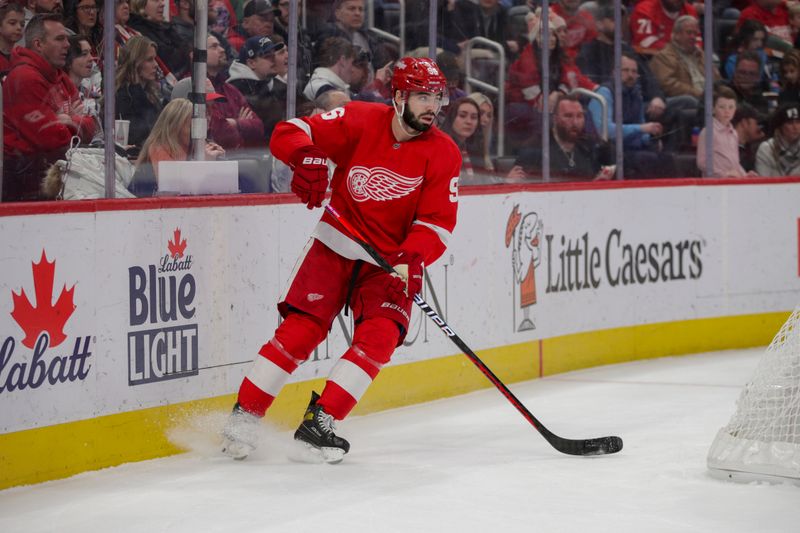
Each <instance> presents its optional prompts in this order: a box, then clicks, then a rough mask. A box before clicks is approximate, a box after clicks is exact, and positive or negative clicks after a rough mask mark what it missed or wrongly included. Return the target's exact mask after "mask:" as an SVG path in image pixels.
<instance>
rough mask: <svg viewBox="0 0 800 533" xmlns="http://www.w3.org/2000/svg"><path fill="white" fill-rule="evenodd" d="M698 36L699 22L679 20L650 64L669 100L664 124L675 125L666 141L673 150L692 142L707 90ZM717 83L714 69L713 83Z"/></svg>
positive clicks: (680, 18)
mask: <svg viewBox="0 0 800 533" xmlns="http://www.w3.org/2000/svg"><path fill="white" fill-rule="evenodd" d="M699 34H700V26H699V24H698V23H697V19H695V18H694V17H692V16H689V15H686V16H682V17H678V20H676V21H675V25H674V26H673V28H672V40H671V41H670V42H669V43H667V45H666V46H664V48H663V49H662V50H661V51H660V52H658V53H657V54H656V55H655V56H653V59H651V60H650V69H651V70H652V72H653V75H654V76H655V78H656V80H658V83H659V85H660V86H661V89H662V90H663V91H664V94H665V96H666V97H667V101H666V103H667V108H668V109H669V110H670V112H669V113H668V115H667V116H666V117H665V122H666V123H667V124H670V125H675V126H674V128H673V127H672V126H670V131H673V130H675V133H674V134H672V135H670V136H669V137H668V138H666V139H665V140H666V141H667V144H668V146H669V147H670V148H671V149H678V148H680V147H681V146H682V145H685V144H687V143H688V142H689V140H690V135H691V134H690V132H691V129H692V127H693V126H694V124H695V123H696V121H697V111H698V109H699V107H700V98H701V97H702V95H703V91H704V89H705V82H706V77H705V64H704V61H705V59H704V56H703V51H702V50H700V49H699V48H698V47H697V36H698V35H699ZM718 79H719V72H718V71H717V69H716V68H715V69H714V80H715V81H716V80H718Z"/></svg>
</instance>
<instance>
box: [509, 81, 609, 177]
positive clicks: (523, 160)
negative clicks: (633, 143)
mask: <svg viewBox="0 0 800 533" xmlns="http://www.w3.org/2000/svg"><path fill="white" fill-rule="evenodd" d="M585 127H586V116H585V114H584V111H583V106H582V105H581V102H580V100H579V99H578V97H577V96H576V95H563V94H562V95H559V96H558V98H557V99H556V102H555V107H554V110H553V121H552V125H551V127H550V176H551V178H554V179H556V180H561V181H575V180H609V179H612V178H613V177H614V171H615V169H616V167H615V165H612V164H611V151H610V150H609V147H608V145H606V144H599V143H597V142H595V141H594V140H593V139H591V138H589V137H587V136H586V135H585V134H584V130H585ZM516 166H520V167H522V169H523V170H524V172H525V173H526V175H528V176H530V177H535V176H541V175H542V149H541V146H537V147H532V148H526V149H524V150H523V151H521V152H520V155H519V157H518V158H517V161H516V163H515V167H516Z"/></svg>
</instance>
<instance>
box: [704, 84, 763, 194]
mask: <svg viewBox="0 0 800 533" xmlns="http://www.w3.org/2000/svg"><path fill="white" fill-rule="evenodd" d="M713 115H714V118H713V119H712V123H713V128H714V129H713V131H714V135H713V139H712V142H713V148H714V151H713V154H712V163H713V165H714V166H713V172H712V174H711V177H713V178H741V177H744V176H757V175H758V174H756V173H755V172H747V171H746V170H745V169H744V168H743V167H742V165H741V164H740V162H739V135H738V134H737V133H736V129H735V128H734V127H733V124H732V120H733V117H734V116H735V115H736V93H734V92H733V91H732V90H731V89H729V88H728V87H726V86H724V85H722V86H720V87H718V88H717V89H716V90H715V91H714V110H713ZM705 138H706V128H703V129H702V130H701V131H700V135H699V136H698V138H697V168H699V169H700V170H701V171H702V172H703V173H704V174H705V172H706V140H705Z"/></svg>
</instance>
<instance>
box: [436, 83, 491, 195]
mask: <svg viewBox="0 0 800 533" xmlns="http://www.w3.org/2000/svg"><path fill="white" fill-rule="evenodd" d="M480 114H481V110H480V108H479V107H478V104H477V103H476V102H475V101H474V100H472V99H471V98H460V99H458V100H456V101H454V102H452V103H451V104H450V105H449V106H448V107H447V114H446V115H445V119H444V123H442V131H443V132H445V133H446V134H448V135H449V136H450V137H451V138H452V139H453V141H455V143H456V145H457V146H458V148H459V149H460V150H461V176H460V177H459V185H480V184H483V183H484V180H485V179H486V177H487V176H486V175H485V171H486V170H487V169H486V168H484V166H483V165H484V159H483V130H482V129H481V128H479V127H478V125H479V123H480ZM476 170H477V171H484V172H481V173H480V175H476V173H475V171H476Z"/></svg>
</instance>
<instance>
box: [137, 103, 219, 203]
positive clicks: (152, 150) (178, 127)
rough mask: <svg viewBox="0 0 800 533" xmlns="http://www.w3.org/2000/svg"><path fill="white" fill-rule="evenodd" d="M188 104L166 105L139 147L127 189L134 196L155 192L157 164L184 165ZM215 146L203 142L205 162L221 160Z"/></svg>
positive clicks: (188, 135) (188, 137) (187, 144)
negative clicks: (162, 162) (170, 162)
mask: <svg viewBox="0 0 800 533" xmlns="http://www.w3.org/2000/svg"><path fill="white" fill-rule="evenodd" d="M191 121H192V103H191V102H190V101H189V100H186V99H185V98H176V99H175V100H172V101H170V102H169V103H168V104H167V105H166V106H165V107H164V111H163V112H162V113H161V115H159V117H158V120H157V121H156V123H155V125H153V129H152V131H151V132H150V134H149V135H148V136H147V139H146V140H145V142H144V146H142V151H141V153H140V154H139V158H138V159H137V160H136V173H135V174H134V175H133V178H132V179H131V183H130V185H128V189H129V190H130V191H131V192H132V193H133V194H135V195H136V196H138V197H140V198H142V197H149V196H153V195H155V194H156V193H157V192H158V164H159V163H160V162H161V161H186V160H187V159H188V154H189V150H190V149H191V130H190V128H191ZM224 155H225V150H224V149H223V148H222V147H221V146H219V145H218V144H216V143H213V142H206V160H207V161H208V160H211V161H213V160H215V159H217V158H218V157H221V156H224Z"/></svg>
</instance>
